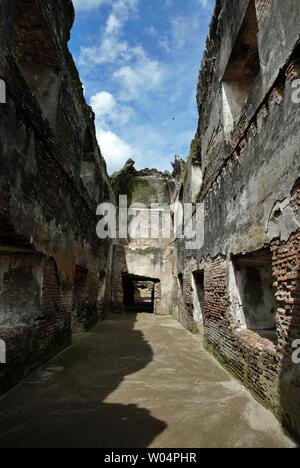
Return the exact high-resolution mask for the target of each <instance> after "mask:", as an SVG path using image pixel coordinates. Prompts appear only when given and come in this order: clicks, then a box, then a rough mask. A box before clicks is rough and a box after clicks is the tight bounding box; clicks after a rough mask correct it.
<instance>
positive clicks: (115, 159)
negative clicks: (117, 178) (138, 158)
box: [97, 126, 134, 173]
mask: <svg viewBox="0 0 300 468" xmlns="http://www.w3.org/2000/svg"><path fill="white" fill-rule="evenodd" d="M97 138H98V141H99V142H100V146H101V152H102V155H103V156H104V158H105V160H106V162H107V166H108V170H109V172H110V173H112V172H113V171H115V170H117V169H120V167H122V165H124V164H125V162H126V161H127V160H128V159H129V158H132V157H133V156H134V150H133V148H132V147H131V146H130V145H129V144H128V143H126V142H125V141H124V140H122V139H121V138H120V137H118V135H116V134H115V133H113V132H112V131H110V130H104V129H103V128H101V127H98V126H97Z"/></svg>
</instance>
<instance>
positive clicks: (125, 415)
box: [0, 314, 167, 448]
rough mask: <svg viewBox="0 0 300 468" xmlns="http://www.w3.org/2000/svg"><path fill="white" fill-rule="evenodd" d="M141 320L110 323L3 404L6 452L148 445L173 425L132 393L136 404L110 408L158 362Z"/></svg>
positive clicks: (1, 440)
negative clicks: (129, 381)
mask: <svg viewBox="0 0 300 468" xmlns="http://www.w3.org/2000/svg"><path fill="white" fill-rule="evenodd" d="M135 321H136V315H135V314H128V315H125V316H118V317H112V318H109V319H108V320H107V321H105V322H104V323H103V324H101V325H100V326H99V327H97V328H96V329H95V330H94V331H92V332H90V333H88V334H86V335H82V336H81V337H80V338H77V339H76V340H75V343H74V345H73V346H72V347H71V348H70V349H68V350H67V351H66V352H64V353H63V354H62V355H60V356H59V357H57V358H55V359H54V360H53V361H52V362H51V363H50V364H48V365H47V366H46V367H45V368H44V369H42V370H40V371H39V372H37V373H36V374H34V375H33V376H32V377H30V379H29V380H28V381H26V382H25V383H23V384H21V386H20V387H18V388H17V389H15V390H14V391H13V392H11V393H10V394H9V395H6V396H5V397H4V398H2V399H1V400H0V447H9V448H10V447H13V448H15V447H38V448H39V447H67V448H73V447H75V448H76V447H77V448H79V447H93V448H94V447H95V448H98V447H99V448H102V447H104V448H140V447H147V446H149V445H150V444H151V442H152V441H153V440H154V439H155V438H156V437H157V436H158V435H159V434H161V433H162V432H163V431H164V430H165V429H166V427H167V426H166V424H165V423H164V422H162V421H160V420H158V419H156V418H154V417H152V416H151V414H150V412H149V411H148V410H146V409H143V408H140V407H139V406H138V404H136V402H135V401H134V395H131V394H130V393H129V394H128V401H131V399H132V404H129V405H123V404H115V403H109V402H107V401H106V400H107V399H108V398H109V396H110V395H111V394H112V393H113V392H114V391H115V390H116V389H117V388H118V386H119V385H120V384H121V383H122V382H124V379H125V378H126V376H128V375H130V374H133V373H135V372H138V371H139V370H141V369H143V368H144V367H146V366H147V365H148V364H150V363H151V361H152V360H153V351H152V348H151V346H150V345H149V343H148V342H147V341H145V339H144V336H143V333H142V332H140V331H137V330H134V324H135ZM124 385H126V384H125V383H124ZM128 392H129V390H128Z"/></svg>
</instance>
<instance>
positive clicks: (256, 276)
mask: <svg viewBox="0 0 300 468" xmlns="http://www.w3.org/2000/svg"><path fill="white" fill-rule="evenodd" d="M273 282H274V280H273V274H272V254H271V252H270V249H262V250H259V251H257V252H254V253H251V254H247V255H241V256H238V257H234V258H233V261H232V271H231V277H230V296H231V304H232V308H233V312H234V314H235V316H236V318H237V320H238V322H239V323H240V325H241V328H244V329H248V330H251V331H253V332H255V333H257V334H258V335H260V336H261V337H262V338H266V339H269V340H270V341H272V342H273V343H276V342H277V330H276V327H277V324H276V312H277V301H276V297H275V291H274V287H273Z"/></svg>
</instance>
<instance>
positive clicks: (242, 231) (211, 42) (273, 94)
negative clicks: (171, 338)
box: [177, 0, 300, 435]
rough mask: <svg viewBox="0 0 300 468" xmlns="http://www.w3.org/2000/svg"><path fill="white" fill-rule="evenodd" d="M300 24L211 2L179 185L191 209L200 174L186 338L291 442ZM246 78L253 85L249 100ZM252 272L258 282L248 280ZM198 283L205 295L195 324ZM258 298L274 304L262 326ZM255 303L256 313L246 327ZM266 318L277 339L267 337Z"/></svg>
mask: <svg viewBox="0 0 300 468" xmlns="http://www.w3.org/2000/svg"><path fill="white" fill-rule="evenodd" d="M289 3H290V6H289V5H287V4H289ZM292 4H293V7H292ZM233 8H234V11H235V14H234V15H233V14H232V9H233ZM292 8H293V14H290V12H291V9H292ZM295 9H296V11H294V10H295ZM253 12H256V18H255V17H254V16H253ZM299 15H300V4H298V3H297V4H295V2H289V1H288V2H281V1H279V0H278V1H277V0H272V1H269V0H267V1H263V0H259V1H256V2H255V1H252V2H249V1H242V0H239V1H235V2H231V1H229V0H228V1H223V2H217V6H216V11H215V15H214V18H213V21H212V24H211V31H210V35H209V38H208V41H207V47H206V52H205V55H204V59H203V62H202V69H201V73H200V78H199V86H198V106H199V111H200V119H199V127H198V133H197V135H196V138H195V141H194V142H193V145H192V150H191V156H190V160H189V163H188V165H187V172H186V174H185V178H184V181H183V190H184V199H186V200H188V199H191V193H192V190H193V178H194V173H193V167H194V165H196V167H197V168H198V167H199V165H200V166H201V171H202V179H203V182H202V185H201V187H200V191H199V193H198V195H197V198H198V200H199V201H201V202H203V203H204V206H205V218H204V229H205V242H204V246H203V248H202V249H200V250H197V251H190V250H189V251H185V253H184V254H183V253H182V249H183V248H184V246H183V245H182V243H181V242H179V243H178V244H177V249H178V253H177V255H178V272H179V273H181V274H182V275H183V278H184V280H183V292H182V294H180V296H181V297H182V300H183V303H184V307H183V308H182V309H181V311H180V312H179V313H177V316H178V318H179V319H180V320H181V321H182V323H184V324H185V325H186V324H188V328H189V329H193V328H195V325H197V327H198V328H199V327H200V330H201V328H203V326H204V342H205V347H206V349H207V350H208V351H209V352H211V353H212V354H213V355H214V356H215V357H216V358H217V359H218V360H219V361H220V362H221V363H222V365H223V366H224V367H226V369H227V370H229V371H230V372H231V373H232V374H233V375H235V376H236V377H237V378H238V379H239V380H240V381H241V382H242V383H243V384H244V385H245V386H246V387H247V388H248V389H250V391H251V392H252V393H253V394H254V395H255V397H256V398H258V399H259V400H260V401H261V402H262V403H263V404H264V405H265V406H267V407H268V408H270V409H271V410H272V411H273V412H274V413H275V414H276V415H277V416H278V417H279V418H280V419H281V420H282V422H283V423H284V424H285V425H286V426H287V427H288V428H289V430H290V431H292V432H293V433H294V434H298V435H299V433H300V392H299V387H300V369H299V366H297V365H295V364H293V363H292V358H291V356H292V353H293V348H292V343H293V341H294V340H295V339H299V337H300V296H299V291H300V290H299V278H300V276H299V275H300V263H299V258H300V256H299V251H300V247H299V245H300V244H299V236H300V231H299V226H300V213H299V175H300V157H299V148H300V133H299V128H300V127H299V124H300V112H299V104H295V103H293V100H292V94H293V91H294V88H293V80H294V79H297V78H299V74H300V67H299V63H300V49H299V43H300V37H299V25H298V18H299ZM242 19H243V20H242ZM255 19H256V20H257V28H258V41H257V44H255V40H254V36H253V31H255ZM236 41H237V42H238V44H241V42H244V43H245V44H248V45H247V47H248V49H247V47H246V48H245V47H244V49H243V48H240V49H239V47H238V45H236ZM249 44H250V46H249ZM256 47H257V50H255V48H256ZM247 50H248V53H249V54H250V55H249V60H251V64H253V63H254V60H255V57H256V55H255V54H257V52H258V54H259V55H258V56H259V60H260V66H257V68H256V70H255V76H251V73H252V71H253V68H252V66H251V67H249V64H247V57H246V56H245V53H246V52H245V51H247ZM239 67H240V71H239ZM245 73H248V74H249V80H250V79H251V80H252V81H251V86H248V88H247V93H246V94H245V87H244V85H241V84H240V80H241V79H242V76H243V74H245ZM227 80H229V81H231V83H229V82H228V81H227ZM232 83H234V86H232ZM233 89H234V93H233ZM228 90H229V92H232V94H229V96H230V99H232V100H234V99H236V97H237V90H238V91H239V93H240V95H242V96H243V99H244V101H243V102H244V104H243V105H242V106H241V107H240V108H239V109H238V112H237V113H236V109H234V111H235V113H236V114H235V118H234V119H233V121H231V122H229V123H228V111H229V109H228V102H227V100H226V99H225V98H228V95H226V92H228ZM228 100H229V99H228ZM230 104H232V102H231V103H230ZM229 108H230V105H229ZM229 124H230V125H229ZM199 142H200V143H199ZM251 271H252V272H256V273H255V274H256V275H257V277H256V279H255V278H253V277H252V278H251V277H248V276H249V272H251ZM268 271H269V272H270V273H269V274H270V276H269V278H270V280H269V284H268V285H266V287H265V288H264V285H263V281H265V278H266V275H267V272H268ZM247 275H248V276H247ZM197 278H198V280H197ZM245 278H247V279H245ZM195 279H196V281H198V288H200V289H202V293H203V296H204V302H203V304H202V310H201V314H199V303H198V304H197V303H196V302H195V289H197V286H195ZM243 281H245V283H243ZM247 281H248V283H247ZM260 282H261V283H262V284H261V285H260V286H259V288H260V290H259V291H258V283H260ZM238 283H240V284H238ZM239 293H240V295H241V296H242V298H241V297H239V298H237V296H238V295H239ZM259 294H260V295H262V294H265V295H266V296H268V295H273V299H272V301H274V304H275V307H274V308H273V309H271V308H270V310H269V312H268V313H269V316H268V315H267V311H266V310H264V307H262V305H261V303H262V302H263V301H264V298H262V297H259ZM178 300H179V299H178ZM240 301H242V304H240V303H239V304H238V303H237V302H240ZM198 302H199V301H198ZM251 302H252V304H255V303H256V304H258V307H257V309H259V310H261V314H262V315H261V316H257V317H254V318H253V317H252V318H249V316H248V317H246V318H245V317H242V315H241V310H242V309H243V310H244V312H245V313H246V312H247V310H248V309H251ZM264 314H265V315H264ZM201 317H202V318H201ZM263 320H264V321H265V322H264V324H263V323H262V321H263ZM272 320H273V321H274V329H272V330H269V331H266V330H263V328H264V327H267V326H266V322H267V321H270V322H272ZM245 321H246V323H245ZM255 321H256V323H254V322H255ZM260 322H261V323H260ZM193 323H194V326H193ZM247 323H248V324H249V326H247ZM256 328H257V329H256Z"/></svg>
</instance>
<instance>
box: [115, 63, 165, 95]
mask: <svg viewBox="0 0 300 468" xmlns="http://www.w3.org/2000/svg"><path fill="white" fill-rule="evenodd" d="M113 76H114V78H115V79H116V80H117V81H118V82H119V86H120V98H121V99H122V100H123V101H131V100H134V99H138V98H139V97H140V96H141V94H142V93H144V92H145V91H150V90H152V89H155V88H156V87H158V86H159V85H160V83H161V79H162V70H161V67H160V64H159V63H158V62H157V61H156V60H151V59H149V58H147V57H143V58H141V59H140V60H139V61H138V62H137V63H136V64H135V65H134V66H130V65H127V66H124V67H121V68H120V69H119V70H117V71H116V72H115V73H114V75H113Z"/></svg>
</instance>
